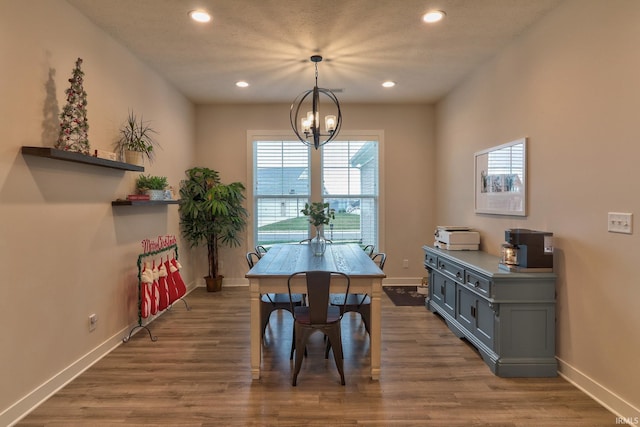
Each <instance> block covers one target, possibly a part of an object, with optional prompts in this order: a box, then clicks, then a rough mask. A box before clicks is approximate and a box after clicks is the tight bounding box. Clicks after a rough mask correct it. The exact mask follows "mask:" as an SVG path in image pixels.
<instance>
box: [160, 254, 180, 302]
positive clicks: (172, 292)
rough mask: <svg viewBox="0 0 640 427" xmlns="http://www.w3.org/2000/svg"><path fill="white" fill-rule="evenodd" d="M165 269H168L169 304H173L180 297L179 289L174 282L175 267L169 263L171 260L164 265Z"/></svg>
mask: <svg viewBox="0 0 640 427" xmlns="http://www.w3.org/2000/svg"><path fill="white" fill-rule="evenodd" d="M164 266H165V268H166V269H167V273H168V275H167V285H168V287H169V304H173V303H174V302H175V301H176V300H177V299H178V298H179V297H178V288H177V287H176V282H175V280H174V273H173V269H175V267H174V266H173V265H172V264H171V263H170V262H169V258H167V261H166V262H165V263H164Z"/></svg>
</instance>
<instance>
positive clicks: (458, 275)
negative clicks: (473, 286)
mask: <svg viewBox="0 0 640 427" xmlns="http://www.w3.org/2000/svg"><path fill="white" fill-rule="evenodd" d="M461 277H462V275H461V274H460V272H459V271H456V279H459V278H461Z"/></svg>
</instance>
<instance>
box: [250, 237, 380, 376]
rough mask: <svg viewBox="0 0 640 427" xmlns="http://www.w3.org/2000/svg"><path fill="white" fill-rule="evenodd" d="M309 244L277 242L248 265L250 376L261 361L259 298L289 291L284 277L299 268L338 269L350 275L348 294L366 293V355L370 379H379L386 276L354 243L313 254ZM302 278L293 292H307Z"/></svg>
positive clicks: (340, 283) (340, 285)
mask: <svg viewBox="0 0 640 427" xmlns="http://www.w3.org/2000/svg"><path fill="white" fill-rule="evenodd" d="M312 246H313V245H311V244H276V245H273V246H272V247H271V248H270V249H269V250H268V251H267V252H266V253H265V254H263V255H262V258H260V260H259V261H258V262H257V263H256V264H255V265H254V266H253V268H251V269H250V270H249V271H248V272H247V274H246V275H245V277H246V278H247V279H249V288H250V294H251V295H250V298H251V325H250V330H251V332H250V333H251V338H250V339H251V376H252V378H253V379H259V378H260V366H261V362H262V327H261V320H260V319H261V318H260V305H261V304H260V298H261V295H262V294H266V293H281V294H286V293H288V288H287V280H288V278H289V276H290V275H291V274H292V273H296V272H300V271H312V270H322V271H339V272H342V273H345V274H347V275H348V276H349V278H350V288H349V293H350V294H351V293H358V294H368V295H369V297H370V298H371V321H370V325H369V358H370V364H371V379H373V380H378V379H379V378H380V352H381V343H380V340H381V317H382V316H381V305H380V297H381V293H382V279H384V278H385V277H386V276H385V274H384V272H383V271H382V270H381V269H380V268H379V267H378V265H377V264H376V263H375V262H374V261H373V260H371V258H370V257H369V255H367V253H365V252H364V251H363V250H362V247H361V246H360V245H359V244H356V243H346V244H337V243H333V244H328V245H327V247H326V250H325V252H324V254H323V255H320V256H318V255H316V253H315V251H314V250H313V248H312ZM345 286H346V280H334V281H333V282H332V284H331V293H340V292H344V288H345ZM305 289H306V284H305V282H304V279H298V280H295V281H292V285H291V291H292V292H293V293H301V294H302V293H306V290H305Z"/></svg>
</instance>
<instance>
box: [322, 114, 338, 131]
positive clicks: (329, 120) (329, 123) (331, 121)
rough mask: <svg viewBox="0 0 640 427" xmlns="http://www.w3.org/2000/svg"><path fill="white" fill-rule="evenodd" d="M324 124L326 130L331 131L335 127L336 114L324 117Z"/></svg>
mask: <svg viewBox="0 0 640 427" xmlns="http://www.w3.org/2000/svg"><path fill="white" fill-rule="evenodd" d="M324 125H325V127H326V128H327V132H333V131H334V129H335V128H336V116H333V115H331V116H327V117H325V118H324Z"/></svg>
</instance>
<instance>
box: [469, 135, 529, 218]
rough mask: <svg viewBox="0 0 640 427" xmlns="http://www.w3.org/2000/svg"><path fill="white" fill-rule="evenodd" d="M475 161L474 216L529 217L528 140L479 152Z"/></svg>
mask: <svg viewBox="0 0 640 427" xmlns="http://www.w3.org/2000/svg"><path fill="white" fill-rule="evenodd" d="M474 157H475V173H474V177H475V212H476V213H478V214H493V215H515V216H526V215H527V210H526V207H527V185H526V184H527V139H526V138H521V139H518V140H515V141H511V142H509V143H507V144H503V145H498V146H496V147H491V148H489V149H486V150H482V151H478V152H477V153H475V154H474Z"/></svg>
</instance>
